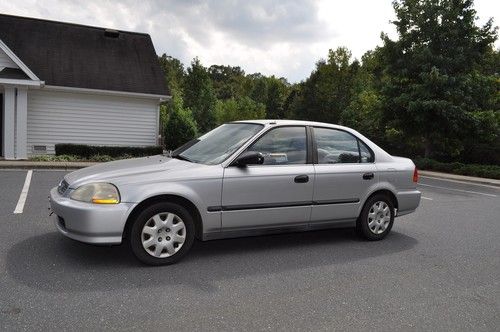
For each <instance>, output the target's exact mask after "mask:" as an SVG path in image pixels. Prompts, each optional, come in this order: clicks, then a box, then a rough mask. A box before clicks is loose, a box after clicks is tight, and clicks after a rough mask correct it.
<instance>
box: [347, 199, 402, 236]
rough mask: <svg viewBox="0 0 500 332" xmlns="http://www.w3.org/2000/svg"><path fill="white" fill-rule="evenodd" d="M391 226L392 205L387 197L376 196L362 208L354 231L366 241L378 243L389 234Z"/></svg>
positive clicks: (392, 221) (392, 217)
mask: <svg viewBox="0 0 500 332" xmlns="http://www.w3.org/2000/svg"><path fill="white" fill-rule="evenodd" d="M385 207H387V208H388V211H387V210H386V208H385ZM393 224H394V203H393V202H392V200H391V199H390V198H389V197H388V196H387V195H383V194H376V195H374V196H372V197H370V198H369V199H368V200H367V201H366V203H365V205H364V206H363V210H361V214H360V215H359V218H358V220H357V222H356V230H357V232H358V234H359V235H360V236H361V237H363V238H365V239H366V240H370V241H378V240H382V239H383V238H384V237H386V236H387V234H389V232H390V231H391V229H392V225H393Z"/></svg>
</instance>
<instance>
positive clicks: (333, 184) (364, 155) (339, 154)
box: [311, 128, 378, 224]
mask: <svg viewBox="0 0 500 332" xmlns="http://www.w3.org/2000/svg"><path fill="white" fill-rule="evenodd" d="M313 130H314V140H315V145H316V148H317V163H315V165H314V166H315V172H316V182H315V183H316V184H315V188H314V198H313V201H314V205H313V209H312V214H311V224H315V223H316V224H319V223H322V222H332V221H339V222H341V221H348V220H353V219H356V218H357V217H358V214H359V211H360V207H361V204H362V203H363V199H364V198H365V197H366V195H367V192H368V191H369V189H370V187H372V186H373V185H375V184H376V183H377V181H378V174H377V168H376V166H375V164H374V155H373V152H372V151H371V150H370V149H369V148H368V147H367V146H366V145H365V144H364V143H363V142H362V141H360V140H359V139H358V138H356V137H354V136H353V135H352V134H350V133H348V132H346V131H343V130H339V129H332V128H314V129H313Z"/></svg>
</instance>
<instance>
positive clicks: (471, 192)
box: [418, 183, 497, 197]
mask: <svg viewBox="0 0 500 332" xmlns="http://www.w3.org/2000/svg"><path fill="white" fill-rule="evenodd" d="M418 185H419V186H424V187H431V188H438V189H445V190H452V191H459V192H463V193H469V194H476V195H484V196H489V197H497V195H493V194H486V193H480V192H477V191H470V190H462V189H454V188H446V187H440V186H432V185H430V184H423V183H419V184H418Z"/></svg>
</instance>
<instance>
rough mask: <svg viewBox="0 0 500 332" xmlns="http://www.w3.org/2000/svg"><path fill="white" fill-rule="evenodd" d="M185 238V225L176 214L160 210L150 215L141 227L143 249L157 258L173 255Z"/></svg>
mask: <svg viewBox="0 0 500 332" xmlns="http://www.w3.org/2000/svg"><path fill="white" fill-rule="evenodd" d="M185 240H186V225H184V222H183V221H182V219H181V218H180V217H179V216H177V215H176V214H173V213H169V212H162V213H158V214H156V215H154V216H152V217H151V218H150V219H149V220H148V221H147V222H146V224H144V227H143V228H142V233H141V241H142V246H143V247H144V250H146V252H147V253H148V254H150V255H151V256H153V257H157V258H165V257H170V256H172V255H174V254H175V253H176V252H177V251H179V249H181V247H182V245H183V244H184V241H185Z"/></svg>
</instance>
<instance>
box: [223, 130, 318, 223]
mask: <svg viewBox="0 0 500 332" xmlns="http://www.w3.org/2000/svg"><path fill="white" fill-rule="evenodd" d="M246 151H258V152H261V153H262V154H263V155H264V164H263V165H249V166H247V167H237V166H228V167H226V168H225V169H224V180H223V190H222V207H221V208H222V229H223V230H224V231H228V230H245V229H257V228H276V227H281V226H297V225H301V224H303V225H304V226H307V224H308V222H309V218H310V214H311V202H312V195H313V183H314V166H313V165H312V158H311V156H310V153H308V140H307V134H306V128H305V127H304V126H282V127H276V128H273V129H270V130H269V131H267V132H266V133H265V134H264V135H263V136H262V137H260V138H259V139H258V140H257V141H256V142H255V143H253V144H252V145H251V146H250V147H249V148H248V149H247V150H246Z"/></svg>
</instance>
